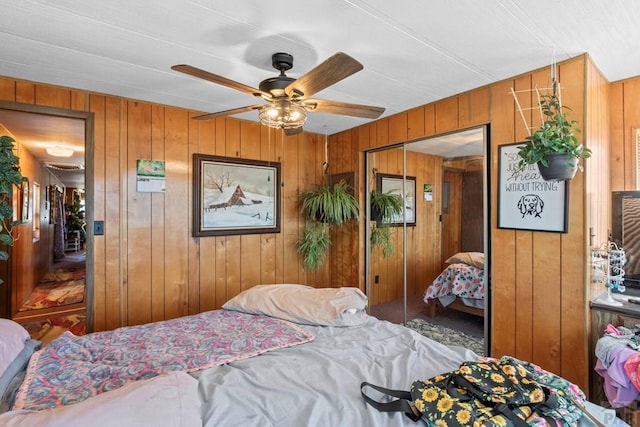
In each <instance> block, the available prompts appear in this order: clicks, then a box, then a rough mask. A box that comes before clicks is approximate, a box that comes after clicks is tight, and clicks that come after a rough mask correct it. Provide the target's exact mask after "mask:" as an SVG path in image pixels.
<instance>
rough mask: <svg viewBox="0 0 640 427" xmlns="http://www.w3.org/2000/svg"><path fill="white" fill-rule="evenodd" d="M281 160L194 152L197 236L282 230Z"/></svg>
mask: <svg viewBox="0 0 640 427" xmlns="http://www.w3.org/2000/svg"><path fill="white" fill-rule="evenodd" d="M280 188H281V178H280V163H279V162H267V161H261V160H249V159H240V158H236V157H221V156H213V155H208V154H199V153H195V154H194V155H193V236H194V237H206V236H227V235H236V234H261V233H279V232H280V221H281V219H280V216H281V214H280V204H281V203H280V198H281V190H280Z"/></svg>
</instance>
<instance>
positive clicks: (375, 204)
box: [369, 190, 402, 222]
mask: <svg viewBox="0 0 640 427" xmlns="http://www.w3.org/2000/svg"><path fill="white" fill-rule="evenodd" d="M369 205H370V206H371V217H372V219H374V220H376V221H378V222H380V221H381V220H383V221H389V220H391V219H392V218H394V217H397V216H399V215H401V214H402V197H401V196H400V195H399V194H392V193H391V192H386V193H382V192H380V191H378V190H372V191H371V194H370V196H369Z"/></svg>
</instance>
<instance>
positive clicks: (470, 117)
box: [332, 55, 609, 390]
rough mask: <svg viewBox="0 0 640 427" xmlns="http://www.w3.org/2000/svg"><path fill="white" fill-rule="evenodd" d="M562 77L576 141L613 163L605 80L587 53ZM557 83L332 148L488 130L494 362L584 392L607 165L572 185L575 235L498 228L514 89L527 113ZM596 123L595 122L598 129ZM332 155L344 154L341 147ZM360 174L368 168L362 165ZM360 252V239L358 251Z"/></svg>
mask: <svg viewBox="0 0 640 427" xmlns="http://www.w3.org/2000/svg"><path fill="white" fill-rule="evenodd" d="M558 76H559V81H560V83H561V84H562V100H563V103H564V104H565V105H568V106H570V107H571V108H572V113H571V117H572V118H573V119H576V120H578V121H579V122H580V123H581V125H582V129H583V132H582V134H579V137H580V138H582V140H583V142H584V143H585V144H586V145H587V146H589V147H592V148H593V147H598V150H597V151H598V152H599V154H600V155H601V156H602V159H606V160H604V162H605V163H606V162H607V161H608V155H609V154H608V136H607V130H606V128H607V119H608V116H607V113H606V107H605V106H604V105H603V103H604V104H606V102H607V89H606V82H605V80H604V79H603V78H602V76H601V74H600V73H599V72H598V70H597V68H596V67H595V66H594V65H593V64H592V63H591V60H590V58H589V57H588V56H587V55H582V56H580V57H577V58H573V59H571V60H568V61H564V62H562V63H561V64H559V65H558ZM550 83H551V82H550V70H549V68H544V69H540V70H535V71H532V72H530V73H526V74H523V75H520V76H516V77H514V78H512V79H509V80H505V81H501V82H497V83H494V84H491V85H489V86H486V87H482V88H479V89H476V90H472V91H470V92H467V93H463V94H461V95H458V96H454V97H451V98H447V99H444V100H441V101H437V102H435V103H433V104H428V105H425V106H422V107H419V108H415V109H412V110H410V111H406V112H403V113H400V114H397V115H394V116H391V117H386V118H383V119H380V120H377V121H375V122H372V123H368V124H366V125H363V126H360V127H359V128H357V129H355V130H354V129H352V130H350V131H348V132H347V133H343V134H337V135H334V136H333V138H332V141H338V140H340V141H342V143H344V141H345V140H350V142H351V143H352V144H357V145H358V147H359V148H358V149H359V151H361V152H362V151H365V150H369V149H371V148H376V147H385V146H389V145H393V144H395V143H398V142H403V141H409V140H412V139H416V138H420V137H425V136H430V135H434V134H439V133H445V132H449V131H453V130H459V129H465V128H469V127H472V126H478V125H482V124H486V123H489V124H490V126H491V133H490V134H491V144H490V155H491V159H490V161H489V162H488V164H489V168H490V170H491V186H490V189H489V194H490V209H491V233H490V241H491V267H490V268H491V277H492V282H491V286H492V298H491V354H492V355H493V356H500V355H503V354H510V355H514V356H516V357H519V358H522V359H526V360H530V361H532V362H534V363H537V364H539V365H541V366H542V367H544V368H546V369H548V370H550V371H553V372H555V373H557V374H560V375H562V376H565V377H566V378H568V379H570V380H571V381H573V382H575V383H577V384H578V385H580V386H581V387H582V388H583V389H584V390H587V387H586V386H587V384H588V372H589V370H590V367H589V366H587V361H588V357H587V344H588V335H587V331H588V326H587V319H588V316H587V314H588V287H589V284H588V282H589V281H588V261H589V247H588V245H589V237H590V231H589V230H592V229H593V230H596V229H597V230H600V229H601V225H600V224H597V225H594V224H592V223H589V221H594V220H595V218H594V217H591V216H589V215H588V211H587V193H588V192H591V191H593V192H595V193H597V194H598V196H594V195H591V198H592V200H597V198H598V197H600V196H601V193H603V192H605V187H606V184H603V183H602V182H600V181H598V183H597V185H595V184H592V182H593V181H597V178H595V177H594V176H596V175H597V174H599V171H598V170H597V169H596V168H598V167H599V166H600V165H601V161H602V160H595V164H594V165H590V164H589V162H590V161H593V160H589V161H588V162H587V168H586V169H585V172H584V173H579V174H578V175H577V176H576V178H574V179H573V180H572V181H571V182H570V184H569V193H570V196H569V205H568V208H567V209H568V216H569V231H568V233H566V234H559V233H545V232H529V231H515V230H504V229H498V228H497V227H496V223H497V216H496V212H497V198H496V196H495V195H496V194H497V187H496V182H497V165H498V156H497V152H498V147H499V146H500V145H503V144H510V143H513V142H518V141H523V140H524V137H525V136H526V135H527V131H526V129H525V126H524V124H523V122H522V119H521V117H520V115H519V114H518V113H517V111H516V107H515V102H514V99H513V97H512V95H511V93H510V90H511V88H513V89H515V90H516V91H520V90H524V91H530V92H529V93H530V96H526V97H519V101H520V103H521V104H522V106H523V107H524V108H527V107H530V106H531V105H533V103H534V98H533V91H532V90H533V89H535V88H536V87H541V88H545V87H549V86H550ZM526 115H527V118H528V122H529V124H530V125H531V126H537V125H538V124H539V118H536V117H533V116H532V115H531V112H528V113H526ZM596 118H597V124H594V123H593V122H594V120H596ZM341 146H342V145H341ZM332 147H333V149H336V150H337V149H338V145H337V144H335V145H332ZM361 159H362V157H360V159H359V160H360V161H361ZM353 168H356V169H359V170H362V166H361V165H353ZM607 191H608V190H607ZM361 231H362V230H361ZM598 232H599V231H598ZM360 236H362V233H360ZM354 237H355V236H354ZM599 237H600V236H598V237H597V238H599ZM420 239H428V236H414V240H420ZM363 245H364V242H363V241H362V237H361V245H360V249H361V252H363V250H362V249H363V247H364V246H363ZM361 261H362V258H361ZM353 274H356V267H353ZM363 280H364V276H363V275H360V283H361V287H363V286H364V284H363V282H362V281H363Z"/></svg>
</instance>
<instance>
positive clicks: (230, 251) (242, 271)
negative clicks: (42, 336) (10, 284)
mask: <svg viewBox="0 0 640 427" xmlns="http://www.w3.org/2000/svg"><path fill="white" fill-rule="evenodd" d="M0 87H1V88H2V90H1V91H0V94H1V95H0V99H3V100H8V101H19V102H27V103H33V104H37V105H46V106H55V107H61V108H72V109H78V110H85V111H90V112H93V113H94V120H95V121H94V131H95V135H94V147H93V151H94V164H93V165H91V167H92V168H93V173H94V180H95V182H94V183H93V185H94V190H95V195H94V200H93V201H92V203H93V206H92V207H93V209H94V213H95V218H96V219H98V220H104V221H105V235H104V236H95V238H94V242H93V244H94V260H93V261H94V301H93V302H90V303H92V304H93V314H94V318H93V319H92V320H93V322H92V325H93V326H94V328H95V329H96V330H105V329H113V328H116V327H118V326H122V325H126V324H136V323H141V322H146V321H151V320H159V319H166V318H172V317H176V316H180V315H184V314H187V313H195V312H198V311H203V310H208V309H213V308H218V307H220V306H221V305H222V304H223V303H224V302H225V301H227V300H228V299H229V298H231V297H232V296H234V295H235V294H237V293H238V292H240V291H241V290H242V289H245V288H247V287H250V286H253V285H254V284H257V283H261V282H268V283H275V282H290V283H306V280H307V278H309V279H310V280H311V281H312V282H313V283H310V284H313V285H320V286H326V285H328V284H329V283H330V280H329V274H328V271H329V270H328V268H327V269H326V271H323V272H320V273H315V274H312V275H311V274H310V275H308V276H307V274H306V273H303V274H301V271H302V268H301V267H302V265H301V262H300V260H299V257H298V254H297V251H296V249H295V242H296V240H297V238H298V236H299V233H300V230H301V227H302V225H303V221H302V220H301V215H300V213H299V212H298V209H297V206H296V194H298V193H299V192H300V191H302V190H304V189H306V188H308V187H310V186H311V185H312V184H314V183H317V182H319V181H320V179H321V176H322V174H321V172H318V171H319V170H321V166H320V163H321V162H318V161H317V160H319V159H320V156H319V155H318V153H319V152H321V151H323V149H324V146H323V145H321V144H320V143H321V141H322V140H321V139H320V138H317V137H316V136H315V135H314V134H308V133H305V134H303V135H298V136H296V137H291V138H288V137H287V138H283V137H281V133H280V132H277V131H275V130H271V131H270V132H268V131H266V130H265V129H263V128H262V127H260V126H258V125H257V124H255V123H250V122H243V121H240V120H235V119H216V120H212V121H206V122H195V121H193V120H191V118H190V117H191V116H192V115H193V114H192V113H189V112H187V111H185V110H182V109H179V108H173V107H166V106H161V105H155V104H148V103H143V102H138V101H134V100H125V99H120V98H116V97H110V96H102V95H97V94H88V93H85V92H82V91H74V90H69V89H65V88H59V87H53V86H48V85H40V84H34V83H30V82H23V81H16V80H13V79H7V78H0ZM195 152H202V153H208V154H215V155H222V156H231V157H246V158H255V159H272V160H277V161H280V162H281V163H282V177H283V187H282V189H281V190H282V191H283V194H282V219H281V225H282V232H281V233H280V234H267V235H247V236H242V237H241V236H226V237H211V238H200V239H196V238H193V237H192V236H191V218H192V217H191V206H192V203H193V200H192V176H191V175H192V154H193V153H195ZM354 152H355V153H357V149H356V150H354ZM303 156H306V157H303ZM144 158H151V159H159V160H165V161H166V163H167V183H166V185H167V191H166V192H165V194H156V193H153V194H149V193H137V191H136V185H135V179H136V174H135V163H136V160H137V159H144ZM336 161H337V162H338V163H340V162H342V159H341V158H340V157H338V158H336ZM351 162H352V160H351V157H350V156H349V157H348V158H347V160H346V161H344V162H342V163H343V164H344V165H348V164H350V163H351ZM299 171H303V172H300V173H299ZM304 171H309V172H308V173H305V172H304ZM34 176H35V175H34ZM353 252H354V253H355V254H356V256H357V252H358V251H357V250H356V251H353ZM256 260H259V261H258V262H256ZM25 292H26V290H25V291H23V293H25ZM90 323H91V322H90Z"/></svg>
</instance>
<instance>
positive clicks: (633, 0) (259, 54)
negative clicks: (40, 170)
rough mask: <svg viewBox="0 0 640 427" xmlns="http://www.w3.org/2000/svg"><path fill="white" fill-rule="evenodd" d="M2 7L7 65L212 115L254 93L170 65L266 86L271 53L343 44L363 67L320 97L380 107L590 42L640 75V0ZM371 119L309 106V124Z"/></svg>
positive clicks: (15, 73) (597, 54) (479, 80)
mask: <svg viewBox="0 0 640 427" xmlns="http://www.w3.org/2000/svg"><path fill="white" fill-rule="evenodd" d="M0 10H1V12H0V52H1V54H0V75H4V76H9V77H15V78H20V79H26V80H32V81H37V82H44V83H49V84H53V85H60V86H66V87H73V88H78V89H82V90H87V91H91V92H98V93H105V94H110V95H116V96H122V97H126V98H131V99H138V100H143V101H149V102H154V103H160V104H167V105H173V106H178V107H184V108H188V109H192V110H196V111H200V112H203V113H212V112H218V111H222V110H228V109H232V108H238V107H244V106H247V105H252V104H255V103H256V100H255V98H253V97H251V96H250V95H248V94H247V93H243V92H240V91H238V90H234V89H231V88H229V87H223V86H220V85H217V84H214V83H211V82H208V81H205V80H200V79H196V78H193V77H190V76H188V75H185V74H182V73H178V72H175V71H172V70H171V66H172V65H175V64H189V65H192V66H195V67H198V68H201V69H204V70H206V71H209V72H212V73H215V74H218V75H221V76H224V77H227V78H229V79H231V80H234V81H236V82H239V83H242V84H245V85H248V86H252V87H257V85H258V83H259V82H260V81H261V80H263V79H265V78H268V77H274V76H276V75H277V74H278V71H276V70H275V69H273V68H272V66H271V55H272V54H273V53H275V52H287V53H290V54H291V55H293V57H294V64H293V68H292V69H291V70H290V71H288V72H287V75H288V76H290V77H293V78H298V77H300V76H301V75H303V74H304V73H305V72H307V71H309V70H311V69H312V68H313V67H315V66H316V65H318V64H320V63H321V62H322V61H323V60H325V59H327V58H328V57H330V56H331V55H333V54H334V53H336V52H345V53H347V54H348V55H350V56H352V57H353V58H355V59H357V60H358V61H360V62H361V63H362V64H363V66H364V69H363V70H362V71H359V72H357V73H355V74H353V75H351V76H349V77H347V78H345V79H344V80H342V81H340V82H338V83H336V84H334V85H332V86H330V87H328V88H326V89H324V90H322V91H320V92H319V93H317V94H315V95H314V98H320V99H326V100H332V101H342V102H348V103H354V104H364V105H373V106H379V107H384V108H385V109H386V110H385V112H384V114H383V117H384V116H387V115H391V114H394V113H398V112H400V111H404V110H408V109H410V108H413V107H416V106H419V105H423V104H426V103H429V102H432V101H435V100H438V99H442V98H445V97H448V96H451V95H454V94H457V93H460V92H464V91H467V90H470V89H473V88H477V87H480V86H484V85H487V84H489V83H492V82H495V81H499V80H503V79H505V78H509V77H511V76H515V75H518V74H521V73H524V72H527V71H530V70H533V69H536V68H540V67H544V66H547V65H549V64H551V63H552V62H553V60H554V58H555V60H557V61H558V62H559V61H562V60H565V59H568V58H571V57H575V56H577V55H580V54H583V53H585V52H587V53H589V55H591V57H592V58H593V60H594V62H595V64H596V65H597V66H598V67H599V69H600V70H601V71H602V73H603V74H604V76H605V77H606V78H607V79H608V80H609V81H617V80H621V79H625V78H628V77H632V76H636V75H640V2H638V1H637V0H536V1H530V0H484V1H477V0H456V1H451V0H398V1H388V0H322V1H297V2H296V1H290V0H289V1H285V0H270V1H256V0H233V1H214V0H162V1H157V0H136V1H131V0H109V1H104V0H84V1H78V0H56V1H55V2H52V1H46V0H0ZM561 83H562V82H561ZM234 117H238V118H242V119H247V120H252V121H257V120H258V118H257V112H256V111H251V112H249V113H243V114H240V115H238V116H234ZM367 121H368V120H367V119H362V118H355V117H347V116H340V115H332V114H321V113H313V112H311V113H309V117H308V120H307V122H306V124H305V130H307V131H311V132H318V133H324V132H325V131H326V132H327V133H328V134H333V133H336V132H339V131H342V130H345V129H349V128H352V127H354V126H358V125H360V124H363V123H366V122H367Z"/></svg>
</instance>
